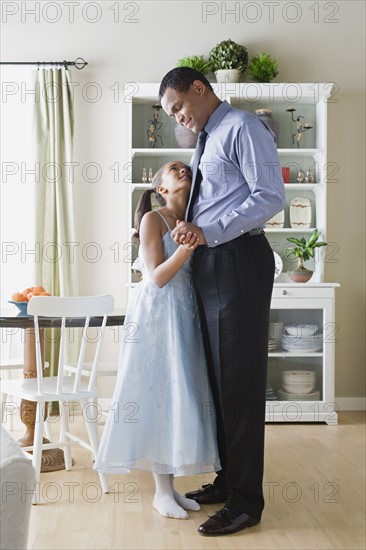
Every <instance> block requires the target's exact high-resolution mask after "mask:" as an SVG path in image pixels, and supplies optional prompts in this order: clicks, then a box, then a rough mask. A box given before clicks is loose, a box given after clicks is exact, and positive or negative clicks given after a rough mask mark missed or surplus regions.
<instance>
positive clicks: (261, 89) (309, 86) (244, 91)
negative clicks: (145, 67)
mask: <svg viewBox="0 0 366 550" xmlns="http://www.w3.org/2000/svg"><path fill="white" fill-rule="evenodd" d="M210 84H211V85H212V87H213V89H214V91H215V93H216V95H218V96H219V97H220V99H228V98H235V100H236V101H241V100H243V101H252V102H257V101H258V102H259V101H267V102H268V101H269V102H271V101H284V102H288V103H294V104H296V103H309V102H310V103H317V102H319V101H327V98H330V97H331V96H332V95H335V94H336V93H337V91H338V87H337V86H336V85H335V84H333V83H331V82H323V83H321V82H313V83H299V82H285V83H280V82H270V83H263V84H261V83H257V82H245V83H239V84H231V83H218V82H210ZM159 86H160V84H159V83H143V82H126V83H125V84H124V91H125V100H126V101H127V102H128V101H138V100H145V101H156V100H157V96H158V92H159ZM331 101H332V100H331ZM333 101H336V100H333Z"/></svg>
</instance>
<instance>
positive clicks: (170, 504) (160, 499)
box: [153, 473, 188, 519]
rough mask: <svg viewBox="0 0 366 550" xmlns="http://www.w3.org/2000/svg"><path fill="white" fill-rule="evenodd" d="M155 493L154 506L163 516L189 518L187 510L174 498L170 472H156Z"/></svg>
mask: <svg viewBox="0 0 366 550" xmlns="http://www.w3.org/2000/svg"><path fill="white" fill-rule="evenodd" d="M153 475H154V480H155V495H154V500H153V507H154V508H155V510H157V511H158V512H159V513H160V514H161V515H162V516H165V517H167V518H175V519H188V514H187V512H186V511H185V510H184V509H183V508H182V507H181V506H179V504H178V503H177V501H176V500H175V498H174V492H173V487H172V484H171V480H170V475H169V474H155V473H153Z"/></svg>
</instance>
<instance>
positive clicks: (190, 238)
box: [180, 231, 200, 252]
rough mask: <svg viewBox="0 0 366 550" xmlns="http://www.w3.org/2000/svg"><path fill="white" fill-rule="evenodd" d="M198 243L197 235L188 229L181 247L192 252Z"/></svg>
mask: <svg viewBox="0 0 366 550" xmlns="http://www.w3.org/2000/svg"><path fill="white" fill-rule="evenodd" d="M199 244H200V242H199V237H198V236H197V234H196V233H191V232H190V231H189V232H188V233H187V235H186V238H185V242H184V244H181V245H180V246H182V247H183V248H185V249H186V250H189V251H190V252H193V250H195V249H196V248H197V246H198V245H199Z"/></svg>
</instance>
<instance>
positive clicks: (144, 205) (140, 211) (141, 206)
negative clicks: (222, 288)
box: [132, 164, 165, 239]
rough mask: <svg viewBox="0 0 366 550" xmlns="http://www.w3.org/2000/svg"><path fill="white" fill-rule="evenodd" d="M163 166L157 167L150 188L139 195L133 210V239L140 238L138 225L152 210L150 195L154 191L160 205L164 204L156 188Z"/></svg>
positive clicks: (159, 181) (160, 179) (159, 182)
mask: <svg viewBox="0 0 366 550" xmlns="http://www.w3.org/2000/svg"><path fill="white" fill-rule="evenodd" d="M164 167H165V164H164V166H162V167H161V168H159V170H158V171H157V172H156V174H155V175H154V177H153V180H152V182H151V187H150V189H147V190H146V191H144V192H143V193H142V195H141V197H140V200H139V202H138V203H137V206H136V210H135V229H136V231H135V233H134V234H133V237H132V238H134V239H138V238H140V225H141V220H142V218H143V217H144V215H145V214H146V213H147V212H151V210H152V204H151V195H152V194H153V193H155V196H156V199H157V201H158V203H159V205H160V206H165V200H164V197H163V196H162V195H160V193H158V192H157V190H156V188H157V187H158V186H159V185H160V184H161V181H162V175H163V171H164Z"/></svg>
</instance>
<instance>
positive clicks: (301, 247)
mask: <svg viewBox="0 0 366 550" xmlns="http://www.w3.org/2000/svg"><path fill="white" fill-rule="evenodd" d="M319 237H320V232H319V231H318V230H317V229H314V231H313V232H312V234H311V235H310V237H309V239H308V240H305V238H304V237H301V239H296V238H295V237H287V240H288V241H289V242H290V243H293V244H294V245H295V246H288V247H287V248H285V250H284V251H285V252H291V254H292V255H293V256H295V258H296V259H297V269H296V270H295V271H288V272H287V274H288V276H289V277H290V279H291V280H292V281H294V283H306V282H307V281H309V280H310V279H311V277H312V275H313V272H312V271H311V270H309V269H306V268H305V267H304V262H306V260H309V259H310V258H314V252H315V249H316V248H319V247H321V246H326V245H327V243H325V242H323V241H320V242H318V239H319Z"/></svg>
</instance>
